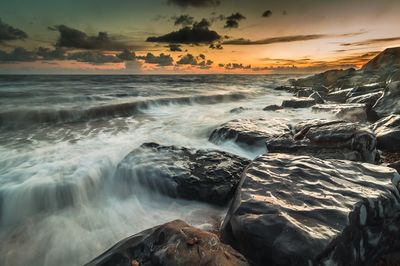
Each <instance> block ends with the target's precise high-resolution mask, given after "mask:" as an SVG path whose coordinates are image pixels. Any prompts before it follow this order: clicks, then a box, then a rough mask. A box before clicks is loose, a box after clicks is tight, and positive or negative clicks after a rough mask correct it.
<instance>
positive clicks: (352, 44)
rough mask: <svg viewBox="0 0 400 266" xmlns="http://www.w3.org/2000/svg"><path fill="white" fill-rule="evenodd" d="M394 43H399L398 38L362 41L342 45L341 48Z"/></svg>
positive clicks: (399, 39) (399, 38)
mask: <svg viewBox="0 0 400 266" xmlns="http://www.w3.org/2000/svg"><path fill="white" fill-rule="evenodd" d="M394 41H400V37H390V38H380V39H369V40H364V41H359V42H351V43H350V42H349V43H342V44H341V46H367V45H373V44H378V43H386V42H394Z"/></svg>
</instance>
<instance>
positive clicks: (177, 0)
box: [167, 0, 221, 8]
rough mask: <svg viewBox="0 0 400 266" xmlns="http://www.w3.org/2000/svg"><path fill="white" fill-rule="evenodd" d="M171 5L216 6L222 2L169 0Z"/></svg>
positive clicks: (216, 0) (212, 0) (213, 0)
mask: <svg viewBox="0 0 400 266" xmlns="http://www.w3.org/2000/svg"><path fill="white" fill-rule="evenodd" d="M167 3H168V4H170V5H176V6H179V7H183V8H186V7H189V6H191V7H216V6H218V5H219V4H220V3H221V2H220V1H219V0H167Z"/></svg>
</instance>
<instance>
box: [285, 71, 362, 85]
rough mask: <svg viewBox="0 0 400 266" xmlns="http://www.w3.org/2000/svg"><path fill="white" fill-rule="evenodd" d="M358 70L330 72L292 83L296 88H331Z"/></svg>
mask: <svg viewBox="0 0 400 266" xmlns="http://www.w3.org/2000/svg"><path fill="white" fill-rule="evenodd" d="M354 72H356V70H355V69H354V68H349V69H345V70H343V69H334V70H328V71H325V72H323V73H320V74H316V75H314V76H311V77H307V78H302V79H297V80H293V81H291V83H292V85H294V86H303V87H313V86H325V87H330V86H333V85H335V84H336V83H337V81H338V79H340V78H343V77H346V76H348V75H352V74H353V73H354Z"/></svg>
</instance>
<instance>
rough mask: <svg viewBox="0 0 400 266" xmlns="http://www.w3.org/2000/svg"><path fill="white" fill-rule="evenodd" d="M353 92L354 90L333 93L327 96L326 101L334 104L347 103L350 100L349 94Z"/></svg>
mask: <svg viewBox="0 0 400 266" xmlns="http://www.w3.org/2000/svg"><path fill="white" fill-rule="evenodd" d="M352 90H353V89H352V88H350V89H345V90H338V91H332V92H330V93H329V94H328V95H327V96H326V99H327V100H328V101H332V102H337V103H345V102H346V101H347V99H348V94H349V93H350V92H351V91H352Z"/></svg>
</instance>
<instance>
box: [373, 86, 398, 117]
mask: <svg viewBox="0 0 400 266" xmlns="http://www.w3.org/2000/svg"><path fill="white" fill-rule="evenodd" d="M373 110H374V111H375V112H376V113H377V114H378V116H379V117H381V118H382V117H385V116H389V115H391V114H400V81H396V82H392V83H390V84H388V85H387V87H386V89H385V91H384V94H383V96H382V97H381V98H380V99H379V100H378V101H377V102H376V104H375V105H374V107H373Z"/></svg>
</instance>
